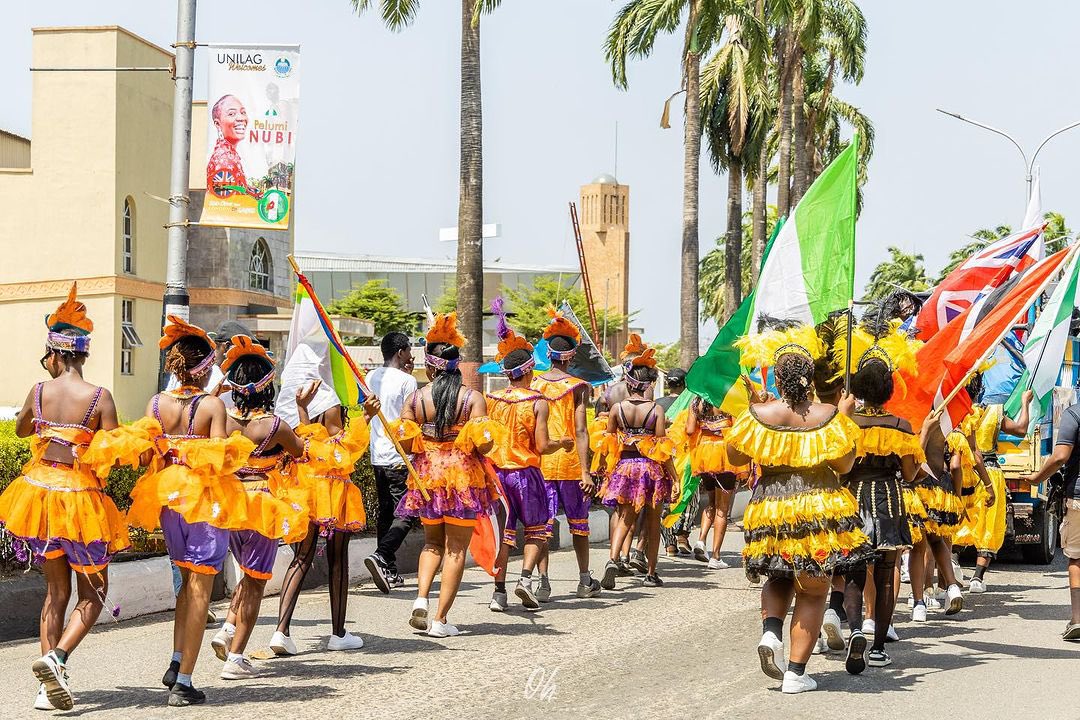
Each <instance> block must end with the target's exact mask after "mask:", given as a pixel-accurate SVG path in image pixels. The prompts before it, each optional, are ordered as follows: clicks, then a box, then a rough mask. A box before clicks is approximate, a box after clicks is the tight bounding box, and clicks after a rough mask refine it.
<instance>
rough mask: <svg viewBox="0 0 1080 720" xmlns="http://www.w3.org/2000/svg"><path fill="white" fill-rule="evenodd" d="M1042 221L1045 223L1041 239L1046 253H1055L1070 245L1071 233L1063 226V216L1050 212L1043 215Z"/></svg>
mask: <svg viewBox="0 0 1080 720" xmlns="http://www.w3.org/2000/svg"><path fill="white" fill-rule="evenodd" d="M1043 220H1045V221H1046V230H1045V231H1044V233H1043V239H1044V240H1045V241H1046V252H1047V253H1050V254H1053V253H1056V252H1057V251H1058V250H1062V249H1064V248H1065V246H1067V245H1069V244H1070V243H1072V241H1073V240H1074V238H1073V231H1072V230H1071V229H1070V228H1069V227H1068V226H1067V225H1066V224H1065V216H1064V215H1062V214H1061V213H1056V212H1053V211H1052V210H1050V211H1047V212H1046V213H1045V214H1044V215H1043Z"/></svg>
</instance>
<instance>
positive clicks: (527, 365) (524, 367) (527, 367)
mask: <svg viewBox="0 0 1080 720" xmlns="http://www.w3.org/2000/svg"><path fill="white" fill-rule="evenodd" d="M535 367H536V358H532V357H531V358H529V359H528V360H526V361H525V362H523V363H521V364H520V365H518V366H517V367H516V368H508V369H506V370H503V371H502V374H503V375H505V376H506V377H508V378H510V379H511V380H520V379H521V378H523V377H525V376H526V375H527V374H529V373H530V372H532V371H533V368H535Z"/></svg>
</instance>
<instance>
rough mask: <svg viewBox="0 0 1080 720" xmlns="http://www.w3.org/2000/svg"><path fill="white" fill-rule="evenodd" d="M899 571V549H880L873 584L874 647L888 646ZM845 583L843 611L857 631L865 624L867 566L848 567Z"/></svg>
mask: <svg viewBox="0 0 1080 720" xmlns="http://www.w3.org/2000/svg"><path fill="white" fill-rule="evenodd" d="M895 571H896V550H878V552H877V555H876V556H875V557H874V587H875V589H876V590H877V597H876V598H875V600H874V642H873V645H871V649H873V650H884V649H885V637H886V635H888V633H889V624H890V623H892V616H893V610H895V609H896V598H895V597H894V596H893V579H894V573H895ZM845 579H846V581H847V582H845V584H844V611H845V612H846V613H847V616H848V626H849V627H850V628H851V629H852V630H858V629H859V628H861V627H862V623H863V588H864V587H865V585H866V566H860V567H857V568H854V569H852V570H849V571H848V572H847V573H846V575H845Z"/></svg>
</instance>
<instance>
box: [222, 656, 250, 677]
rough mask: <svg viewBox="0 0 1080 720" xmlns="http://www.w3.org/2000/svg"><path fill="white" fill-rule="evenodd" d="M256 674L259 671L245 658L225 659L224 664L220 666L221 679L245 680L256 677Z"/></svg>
mask: <svg viewBox="0 0 1080 720" xmlns="http://www.w3.org/2000/svg"><path fill="white" fill-rule="evenodd" d="M258 675H259V671H258V670H257V669H255V666H254V665H252V664H251V661H250V660H248V659H247V658H240V659H239V660H226V661H225V665H224V666H223V667H222V668H221V679H222V680H247V679H249V678H253V677H258Z"/></svg>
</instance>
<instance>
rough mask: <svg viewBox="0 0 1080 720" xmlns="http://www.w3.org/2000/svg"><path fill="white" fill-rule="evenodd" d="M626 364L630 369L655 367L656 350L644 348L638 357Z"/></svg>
mask: <svg viewBox="0 0 1080 720" xmlns="http://www.w3.org/2000/svg"><path fill="white" fill-rule="evenodd" d="M627 364H628V365H629V366H630V367H632V368H636V367H642V366H644V367H650V368H654V367H656V350H655V349H654V348H651V347H647V348H645V349H644V350H643V351H642V353H641V354H640V355H638V356H637V357H636V358H634V359H633V360H628V361H627Z"/></svg>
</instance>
